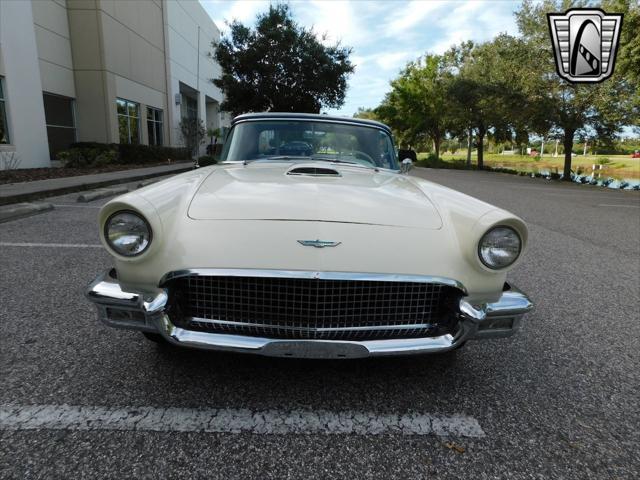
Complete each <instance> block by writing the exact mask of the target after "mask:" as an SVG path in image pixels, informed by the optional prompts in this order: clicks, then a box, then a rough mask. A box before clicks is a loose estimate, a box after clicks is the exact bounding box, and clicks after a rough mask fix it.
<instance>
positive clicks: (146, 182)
mask: <svg viewBox="0 0 640 480" xmlns="http://www.w3.org/2000/svg"><path fill="white" fill-rule="evenodd" d="M160 180H162V179H161V178H157V179H156V178H152V179H151V180H145V181H144V182H140V183H138V185H136V188H144V187H147V186H149V185H153V184H154V183H156V182H159V181H160Z"/></svg>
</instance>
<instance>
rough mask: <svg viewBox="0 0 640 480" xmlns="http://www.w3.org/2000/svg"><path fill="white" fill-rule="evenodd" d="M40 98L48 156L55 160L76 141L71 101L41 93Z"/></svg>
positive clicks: (66, 98)
mask: <svg viewBox="0 0 640 480" xmlns="http://www.w3.org/2000/svg"><path fill="white" fill-rule="evenodd" d="M42 98H43V101H44V118H45V121H46V124H47V140H48V141H49V154H50V155H51V157H52V158H56V154H57V153H58V152H59V151H61V150H66V149H67V148H69V146H70V145H71V144H72V143H74V142H75V141H76V125H75V116H74V111H73V99H71V98H68V97H61V96H60V95H51V94H50V93H43V94H42Z"/></svg>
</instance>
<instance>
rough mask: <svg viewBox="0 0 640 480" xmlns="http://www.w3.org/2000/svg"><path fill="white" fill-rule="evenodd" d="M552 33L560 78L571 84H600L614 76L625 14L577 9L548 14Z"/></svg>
mask: <svg viewBox="0 0 640 480" xmlns="http://www.w3.org/2000/svg"><path fill="white" fill-rule="evenodd" d="M547 20H548V21H549V31H550V33H551V41H552V43H553V53H554V55H555V59H556V70H557V72H558V75H560V77H562V78H564V79H565V80H567V81H569V82H572V83H597V82H602V81H603V80H606V79H607V78H609V77H610V76H611V74H612V73H613V66H614V64H615V61H616V51H617V49H618V38H619V37H620V29H621V28H622V14H621V13H613V14H607V13H605V12H604V11H602V10H600V9H590V8H575V9H571V10H567V11H566V12H565V13H564V14H561V13H549V14H547Z"/></svg>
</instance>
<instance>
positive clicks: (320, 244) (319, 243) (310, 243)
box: [298, 240, 342, 248]
mask: <svg viewBox="0 0 640 480" xmlns="http://www.w3.org/2000/svg"><path fill="white" fill-rule="evenodd" d="M298 243H299V244H300V245H304V246H305V247H316V248H324V247H337V246H338V245H340V244H341V243H342V242H329V241H326V240H298Z"/></svg>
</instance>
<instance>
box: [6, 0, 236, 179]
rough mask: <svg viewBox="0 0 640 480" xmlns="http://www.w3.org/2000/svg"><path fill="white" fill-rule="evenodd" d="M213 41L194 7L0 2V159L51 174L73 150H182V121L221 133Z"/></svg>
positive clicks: (142, 2)
mask: <svg viewBox="0 0 640 480" xmlns="http://www.w3.org/2000/svg"><path fill="white" fill-rule="evenodd" d="M219 37H220V31H219V30H218V28H217V27H216V25H215V23H214V22H213V21H212V20H211V18H210V17H209V15H208V14H207V13H206V12H205V10H204V8H203V7H202V6H201V5H200V3H199V2H197V1H193V0H0V152H15V154H16V155H17V156H18V157H19V159H20V168H29V167H47V166H50V164H51V163H50V159H52V158H54V157H55V154H56V152H58V151H60V150H62V149H65V148H67V147H68V146H69V145H70V144H71V143H73V142H77V141H95V142H103V143H122V142H126V143H141V144H147V145H167V146H181V145H182V144H183V142H182V137H181V134H180V130H179V123H180V120H181V118H183V117H198V118H200V119H202V120H203V122H204V124H205V126H206V127H207V128H211V129H216V128H219V127H222V126H224V125H226V123H227V120H226V119H225V116H224V114H221V112H220V108H219V107H220V103H221V101H222V94H221V92H220V90H219V89H218V88H217V87H215V86H214V85H213V83H212V81H211V80H212V79H213V78H217V77H218V76H219V75H220V67H219V66H218V65H217V64H216V63H215V62H214V61H213V60H212V59H211V57H210V53H211V52H212V47H211V43H212V42H213V41H216V40H218V39H219ZM202 148H203V150H204V146H203V147H202Z"/></svg>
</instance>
